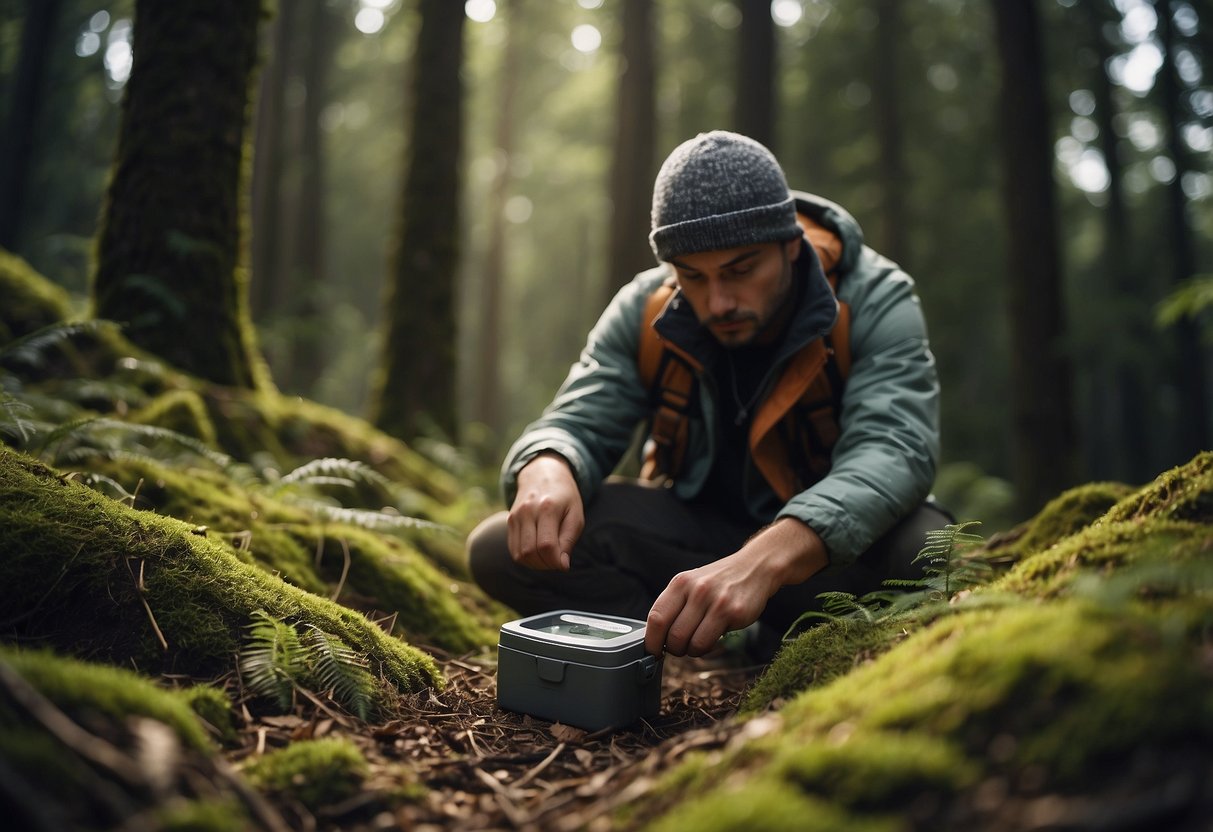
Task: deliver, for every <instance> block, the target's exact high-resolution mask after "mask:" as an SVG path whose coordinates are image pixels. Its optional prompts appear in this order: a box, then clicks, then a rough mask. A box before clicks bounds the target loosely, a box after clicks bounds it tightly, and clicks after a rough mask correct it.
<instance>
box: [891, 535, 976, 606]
mask: <svg viewBox="0 0 1213 832" xmlns="http://www.w3.org/2000/svg"><path fill="white" fill-rule="evenodd" d="M979 525H981V524H980V523H979V522H978V521H976V520H968V521H966V522H964V523H951V524H949V525H947V526H944V527H943V528H942V529H936V530H934V531H929V532H927V539H926V546H924V547H923V548H922V550H921V551H920V552H919V553H918V555H917V557H915V558H914V563H918V562H920V561H925V563H924V565H923V572H925V573H926V576H927V577H926V578H925V579H923V580H922V581H920V582H919V581H914V582H905V581H897V582H889V583H893V584H894V585H903V586H904V585H907V584H913V585H919V586H922V587H924V588H925V589H926V590H927V591H928V594H929V595H930V597H931V598H932V599H933V600H944V601H949V600H951V599H952V598H953V597H954V596H955V595H956V593H957V592H960V591H961V590H962V589H968V588H970V587H973V586H976V585H978V584H981V583H984V582H985V581H986V580H988V579H989V577H990V575H991V574H992V572H993V568H992V567H991V566H990V563H989V561H987V560H986V559H985V558H984V557H983V556H982V555H980V554H972V550H973V549H974V548H976V547H977V546H980V545H981V544H982V542H983V539H982V537H981V535H978V534H972V533H970V532H967V531H965V529H968V528H970V527H971V526H979Z"/></svg>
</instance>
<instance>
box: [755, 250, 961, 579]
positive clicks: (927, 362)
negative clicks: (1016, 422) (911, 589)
mask: <svg viewBox="0 0 1213 832" xmlns="http://www.w3.org/2000/svg"><path fill="white" fill-rule="evenodd" d="M858 271H859V272H860V273H859V274H856V275H853V276H848V277H847V278H844V279H843V282H842V290H841V291H840V296H841V297H842V298H843V299H844V300H847V301H848V302H849V303H850V304H851V309H852V330H851V360H852V363H851V373H850V376H849V378H848V379H847V383H846V389H845V390H844V393H843V400H842V415H841V419H840V421H841V425H840V427H841V435H840V437H839V440H838V444H837V445H836V446H835V448H834V455H833V460H832V463H831V467H830V473H829V474H828V475H826V476H825V477H824V478H823V479H822V480H820V481H819V482H817V483H816V484H814V485H813V486H811V487H810V488H808V489H807V490H805V491H803V492H801V493H799V494H797V495H795V496H794V497H793V498H792V499H791V500H789V501H788V503H787V504H786V505H785V506H784V507H783V509H782V510H781V511H780V512H779V516H781V517H782V516H791V517H795V518H797V519H799V520H802V521H803V522H805V523H807V524H808V525H809V526H810V527H811V528H812V529H813V530H814V531H816V532H817V534H818V535H820V536H821V538H822V540H823V542H824V543H825V544H826V548H827V549H828V550H829V556H830V565H831V566H832V567H833V566H839V565H845V564H848V563H851V562H853V561H854V560H855V559H856V558H858V557H859V555H861V554H862V553H864V552H865V551H867V550H868V549H869V548H870V547H871V546H872V544H873V543H875V542H876V540H877V539H879V538H880V537H881V536H882V535H883V534H884V533H885V532H886V531H888V530H889V529H890V528H892V527H893V525H894V524H896V523H897V521H899V520H901V519H902V518H903V517H905V516H906V515H908V514H909V513H910V512H911V511H913V510H914V508H916V507H917V506H918V505H919V504H920V503H921V502H922V501H923V500H924V499H926V497H927V495H928V493H929V492H930V489H931V486H932V484H933V483H934V480H935V467H936V464H937V462H938V458H939V381H938V378H937V375H936V368H935V358H934V356H933V355H932V354H931V350H930V346H929V344H928V341H927V328H926V322H925V320H924V318H923V314H922V308H921V304H920V303H919V300H918V297H917V295H916V294H915V292H914V283H913V281H912V280H911V279H910V277H909V276H908V275H906V274H905V273H904V272H902V271H900V270H898V269H896V268H895V267H894V266H893V264H891V263H890V262H889V261H887V260H884V259H883V258H880V257H879V256H878V255H876V254H874V253H872V252H871V251H870V250H866V251H865V254H864V257H863V260H862V261H861V264H860V267H859V270H858ZM851 277H855V278H857V279H856V280H855V281H854V282H853V283H852V284H851V285H850V286H848V285H847V282H848V280H850V279H851Z"/></svg>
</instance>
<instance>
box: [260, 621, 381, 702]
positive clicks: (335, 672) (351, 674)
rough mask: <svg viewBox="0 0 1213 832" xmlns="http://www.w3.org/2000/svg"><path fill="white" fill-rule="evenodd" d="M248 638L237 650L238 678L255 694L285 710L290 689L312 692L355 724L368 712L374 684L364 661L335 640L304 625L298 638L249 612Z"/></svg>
mask: <svg viewBox="0 0 1213 832" xmlns="http://www.w3.org/2000/svg"><path fill="white" fill-rule="evenodd" d="M248 629H249V639H248V642H247V643H246V644H245V646H244V648H243V649H242V650H241V651H240V661H239V664H240V673H241V675H242V677H243V678H244V683H245V685H246V686H247V688H248V689H249V690H250V691H252V692H253V693H254V694H255V695H257V696H260V697H262V698H264V699H269V700H272V701H273V702H275V703H276V704H277V705H278V707H279V708H281V709H282V710H287V709H289V708H290V706H291V703H292V702H293V701H294V696H295V691H296V689H309V688H315V689H316V690H317V691H319V692H322V693H323V692H327V693H329V695H330V696H331V697H332V698H333V700H334V701H336V702H337V703H339V704H340V705H341V706H342V707H344V708H346V709H347V710H349V711H350V712H351V713H353V714H355V715H356V716H358V718H359V719H362V720H366V719H368V718H369V717H370V715H371V713H372V711H373V710H374V705H375V698H376V693H377V691H378V687H379V686H378V683H377V682H376V680H375V677H374V676H372V675H371V673H370V671H368V670H367V667H368V663H367V660H366V658H365V657H364V656H361V655H359V654H358V653H357V652H356V651H354V650H352V649H350V647H349V646H348V645H346V644H345V642H343V641H342V640H341V639H340V638H338V637H337V636H335V635H333V634H332V633H326V632H324V631H323V630H321V629H320V628H319V627H316V626H314V625H308V627H307V629H306V631H305V632H304V634H303V636H302V637H301V636H300V635H299V632H298V631H297V630H296V629H295V628H294V627H293V626H291V625H290V624H288V623H286V622H285V621H279V620H278V619H276V618H274V617H273V616H272V615H270V614H269V613H267V612H265V611H264V610H256V611H255V612H254V613H253V622H252V624H250V625H249V628H248Z"/></svg>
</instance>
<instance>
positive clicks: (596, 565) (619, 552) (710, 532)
mask: <svg viewBox="0 0 1213 832" xmlns="http://www.w3.org/2000/svg"><path fill="white" fill-rule="evenodd" d="M506 517H507V513H506V512H504V511H503V512H499V513H497V514H494V515H493V516H492V517H489V518H488V519H486V520H485V521H484V522H482V523H481V524H480V525H479V526H478V527H477V528H476V530H475V531H473V532H472V534H471V535H470V536H469V537H468V543H467V546H468V561H469V566H470V568H471V571H472V576H473V577H474V578H475V580H476V583H478V584H479V585H480V586H481V587H482V588H483V589H484V590H485V592H487V593H488V594H489V595H491V596H493V597H494V598H496V599H497V600H499V601H502V602H503V603H505V604H508V605H509V606H511V607H513V608H514V609H515V610H517V611H518V612H520V613H522V614H523V615H533V614H536V613H540V612H547V611H549V610H555V609H577V610H584V611H586V612H599V613H609V614H613V615H622V616H626V617H628V618H636V619H640V620H642V621H643V620H644V619H645V618H647V617H648V614H649V608H650V607H652V605H653V602H654V601H656V600H657V596H658V595H659V594H660V593H661V592H662V590H664V589H665V588H666V585H667V584H668V583H669V582H670V579H671V578H673V577H674V575H676V574H678V573H679V572H685V571H687V570H688V569H694V568H696V567H699V566H703V565H705V564H708V563H711V562H713V561H716V560H719V559H720V558H722V557H725V556H727V555H731V554H733V553H734V552H736V551H737V550H738V549H740V548H741V546H742V544H744V543H745V541H746V540H747V539H749V537H750V536H751V535H753V534H754V532H756V531H758V527H757V526H756V525H755V524H752V523H741V522H738V521H736V520H734V519H731V518H727V517H724V516H722V515H721V514H720V512H719V511H718V510H715V509H712V508H709V507H706V506H701V505H696V504H694V503H686V502H683V501H682V500H680V499H678V498H677V497H675V496H674V494H673V493H672V492H671V491H670V490H668V489H665V488H656V487H653V486H650V485H645V484H641V483H637V482H631V481H627V482H624V481H614V480H612V481H608V482H606V483H604V484H603V486H602V488H601V489H600V491H599V493H598V496H597V497H596V498H595V499H594V501H593V502H591V503H590V504H589V505H588V506H587V507H586V525H585V530H584V531H583V532H582V535H581V538H580V539H579V540H578V541H577V543H576V545H574V547H573V551H572V552H571V553H570V566H569V571H568V572H560V571H539V570H534V569H529V568H527V567H524V566H518V565H516V564H515V563H514V562H513V560H511V559H510V554H509V549H508V547H507V543H506V540H507V537H506V535H507V532H506ZM949 522H951V518H949V517H948V516H947V515H946V514H945V513H944V512H943V511H942V510H941V509H939V508H938V507H936V506H934V505H932V504H930V503H926V504H924V505H922V506H920V507H919V508H918V509H917V510H916V511H914V512H913V513H912V514H910V516H909V517H907V518H905V519H904V520H902V521H901V522H900V523H899V524H897V525H896V526H894V527H893V528H892V529H891V530H890V531H889V532H888V533H887V534H885V536H884V537H882V538H880V540H878V541H876V543H875V544H874V545H873V546H872V548H871V549H869V550H868V551H867V552H865V553H864V554H863V555H862V556H860V558H859V559H858V560H857V561H856V562H855V563H853V564H850V565H848V566H845V567H839V568H830V569H826V570H824V571H822V572H819V573H818V574H816V575H814V576H813V577H811V578H809V579H808V580H807V581H804V582H803V583H800V584H796V585H794V586H786V587H784V588H783V589H781V590H779V591H778V592H776V593H775V595H774V596H772V598H771V600H770V601H769V602H768V603H767V606H766V609H765V610H764V611H763V613H762V617H761V620H762V621H764V622H765V623H767V624H768V625H770V626H771V627H772V628H774V629H777V630H778V631H779V632H781V633H782V632H783V631H784V630H786V629H787V628H788V627H789V626H791V624H792V622H794V621H795V620H796V619H797V618H799V617H800V615H801V614H802V613H804V612H805V611H807V610H813V609H818V610H819V609H821V605H822V602H821V600H820V599H818V598H817V596H818V595H819V594H820V593H823V592H831V591H837V592H850V593H853V594H855V595H857V596H858V595H863V594H864V593H867V592H871V591H873V590H876V589H880V587H881V583H882V582H883V581H885V580H887V579H890V578H919V577H922V569H921V564H915V563H913V560H914V558H915V556H916V555H917V554H918V552H919V550H921V549H922V547H923V545H924V538H925V536H926V533H927V532H928V531H931V530H933V529H939V528H943V526H944V525H946V524H947V523H949Z"/></svg>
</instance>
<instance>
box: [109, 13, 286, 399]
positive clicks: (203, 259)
mask: <svg viewBox="0 0 1213 832" xmlns="http://www.w3.org/2000/svg"><path fill="white" fill-rule="evenodd" d="M261 13H262V10H261V0H222V2H216V1H215V0H189V2H176V3H164V2H159V0H139V2H137V3H136V7H135V23H134V44H133V49H134V55H135V62H134V65H133V67H132V70H131V77H130V80H129V81H128V82H127V84H126V88H125V91H124V94H123V102H122V123H121V128H120V132H119V138H118V155H117V160H116V162H115V167H114V173H113V178H112V180H111V183H110V187H109V192H108V194H107V199H106V205H105V210H104V216H103V219H102V225H101V234H100V239H99V243H98V262H97V271H96V274H95V276H94V280H93V300H94V304H95V309H96V314H97V316H98V317H101V318H108V319H110V320H115V321H121V322H124V323H126V324H127V325H128V326H127V335H128V337H130V339H131V340H132V341H134V342H135V343H136V344H138V345H139V346H141V347H144V348H145V349H147V350H149V351H151V352H152V353H154V354H156V355H158V356H160V357H162V358H164V359H165V360H167V361H169V362H170V363H172V364H174V365H176V366H178V367H181V368H182V369H185V370H187V371H189V372H191V373H193V374H195V375H197V376H199V377H201V378H205V379H209V380H211V381H215V382H218V383H220V384H226V385H232V386H236V387H252V386H254V385H255V381H256V372H255V369H256V368H257V366H258V365H259V360H258V359H257V358H256V350H255V347H254V345H253V341H254V338H253V330H252V327H251V324H250V323H249V320H248V308H247V305H248V304H247V297H246V296H247V288H246V286H245V282H244V281H245V279H246V278H245V276H244V271H245V270H244V268H243V267H242V266H241V263H240V246H241V244H240V239H241V234H242V230H243V229H242V221H241V198H240V194H241V181H242V178H243V170H244V153H245V127H246V124H247V115H248V109H249V108H248V102H249V89H250V83H251V79H252V75H253V68H254V65H255V62H256V54H257V27H258V23H259V21H260V18H261Z"/></svg>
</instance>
